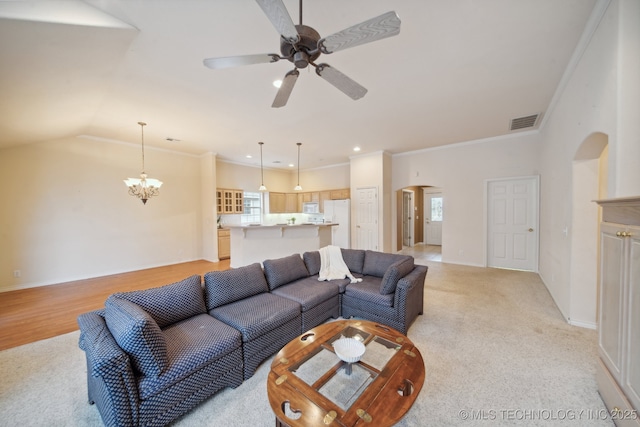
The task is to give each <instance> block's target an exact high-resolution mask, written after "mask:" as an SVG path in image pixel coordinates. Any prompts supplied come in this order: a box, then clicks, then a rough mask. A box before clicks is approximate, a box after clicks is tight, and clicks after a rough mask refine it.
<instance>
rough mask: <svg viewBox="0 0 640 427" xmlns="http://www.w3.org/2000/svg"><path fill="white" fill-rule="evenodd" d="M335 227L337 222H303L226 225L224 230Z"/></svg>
mask: <svg viewBox="0 0 640 427" xmlns="http://www.w3.org/2000/svg"><path fill="white" fill-rule="evenodd" d="M334 225H338V223H337V222H325V223H318V224H314V223H311V222H303V223H301V224H293V225H288V224H267V225H262V224H260V225H225V226H224V227H222V228H283V227H287V228H290V227H332V226H334Z"/></svg>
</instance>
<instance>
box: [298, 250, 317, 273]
mask: <svg viewBox="0 0 640 427" xmlns="http://www.w3.org/2000/svg"><path fill="white" fill-rule="evenodd" d="M302 260H303V261H304V265H305V266H306V267H307V271H308V272H309V275H310V276H313V275H316V274H318V273H320V265H321V261H320V251H313V252H305V253H303V254H302Z"/></svg>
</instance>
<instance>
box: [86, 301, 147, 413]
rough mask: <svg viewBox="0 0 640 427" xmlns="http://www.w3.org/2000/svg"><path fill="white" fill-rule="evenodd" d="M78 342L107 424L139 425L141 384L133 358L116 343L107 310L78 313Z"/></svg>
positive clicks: (92, 394) (95, 399)
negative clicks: (106, 313)
mask: <svg viewBox="0 0 640 427" xmlns="http://www.w3.org/2000/svg"><path fill="white" fill-rule="evenodd" d="M78 325H79V326H80V339H79V343H78V345H79V346H80V348H81V349H82V350H84V352H85V355H86V359H87V387H88V394H89V401H90V402H91V403H95V404H96V405H97V406H98V409H99V411H100V415H101V416H102V420H103V422H104V423H105V425H137V424H138V407H139V398H138V387H137V385H136V384H137V383H136V379H135V375H134V372H133V369H132V367H131V361H130V359H129V356H128V355H127V353H125V352H124V351H123V350H122V349H121V348H120V347H119V346H118V344H117V343H116V340H115V339H114V338H113V336H112V335H111V332H110V331H109V328H108V327H107V324H106V322H105V320H104V310H97V311H92V312H89V313H84V314H81V315H80V316H78Z"/></svg>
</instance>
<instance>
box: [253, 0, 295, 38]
mask: <svg viewBox="0 0 640 427" xmlns="http://www.w3.org/2000/svg"><path fill="white" fill-rule="evenodd" d="M256 3H258V5H259V6H260V7H261V8H262V11H263V12H264V14H265V15H267V18H269V21H271V23H272V24H273V26H274V27H275V28H276V30H277V31H278V33H280V35H281V36H282V37H284V38H285V39H286V40H287V41H289V42H291V43H296V42H297V41H298V40H300V36H299V35H298V30H296V26H295V25H294V24H293V20H292V19H291V16H290V15H289V12H287V8H286V7H285V6H284V3H283V2H282V0H256Z"/></svg>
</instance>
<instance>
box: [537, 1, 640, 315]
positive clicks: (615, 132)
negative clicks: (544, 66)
mask: <svg viewBox="0 0 640 427" xmlns="http://www.w3.org/2000/svg"><path fill="white" fill-rule="evenodd" d="M637 6H638V2H637V1H635V0H621V1H617V0H613V1H612V2H611V3H610V4H609V6H608V8H607V9H606V12H605V13H604V16H603V19H602V20H601V21H600V23H599V25H598V27H597V30H596V31H595V33H594V35H593V37H592V38H591V40H590V41H589V43H588V46H587V47H586V49H585V50H584V54H583V55H582V56H581V57H580V58H579V62H578V63H577V66H576V68H575V71H574V72H573V74H572V75H571V77H570V79H569V81H568V84H567V86H566V88H565V89H564V91H563V92H562V94H561V96H560V97H559V98H558V102H557V104H556V106H555V109H554V110H553V111H552V112H551V114H550V115H549V116H548V118H547V119H548V120H547V123H546V125H545V126H544V128H543V130H542V133H541V136H542V145H541V148H542V151H541V153H542V154H541V167H540V169H541V174H542V177H543V178H542V181H541V195H542V200H541V235H540V241H541V242H540V243H541V251H540V276H541V277H542V279H543V281H544V282H545V284H546V285H547V288H548V289H549V291H550V293H551V295H552V297H553V298H554V300H555V301H556V304H557V305H558V307H559V308H560V311H561V312H562V314H563V315H564V317H565V318H567V319H568V320H570V321H571V320H572V311H573V313H574V314H575V316H576V317H577V321H578V322H583V321H584V319H585V318H586V316H587V315H586V314H585V313H584V312H582V311H579V310H576V309H575V308H574V309H572V308H571V307H572V306H573V307H579V306H580V304H579V303H576V301H579V300H580V298H582V295H580V293H578V292H574V293H573V294H572V288H571V286H570V283H571V281H572V280H571V265H572V263H573V257H574V255H575V254H576V252H575V251H578V250H580V249H579V247H576V248H572V245H571V242H572V240H573V235H572V233H573V232H575V230H574V227H573V223H572V218H573V216H574V213H573V209H574V208H577V207H574V206H573V205H572V201H573V200H574V195H573V194H572V191H573V188H574V186H573V183H572V179H573V173H574V165H573V160H574V158H575V157H576V153H577V152H578V150H579V148H580V146H581V144H582V143H583V142H584V141H586V140H588V139H589V138H590V136H591V135H593V134H597V133H601V134H604V135H606V137H607V139H608V143H609V150H608V153H609V155H608V158H609V164H608V167H607V168H606V170H607V171H608V172H607V173H608V176H607V177H606V181H607V182H608V191H607V193H608V197H620V196H630V195H638V194H640V176H639V175H638V174H639V173H640V172H639V170H640V168H638V167H637V165H638V164H640V148H639V147H640V143H639V142H640V130H638V127H637V117H639V116H640V97H638V96H636V97H635V98H633V99H632V98H630V97H629V96H627V95H626V93H627V92H628V91H629V92H630V93H637V90H638V85H639V81H638V80H639V79H638V76H639V75H640V68H639V67H638V61H637V57H638V50H637V46H638V41H639V40H638V39H639V38H640V36H639V32H638V28H640V12H639V9H638V7H637ZM621 21H622V22H623V23H624V25H621V24H620V22H621ZM634 49H635V50H634ZM631 57H633V58H635V60H628V58H631ZM624 58H626V59H624ZM622 64H624V66H625V67H629V68H630V69H627V68H625V69H624V70H621V69H620V66H621V65H622ZM622 94H624V95H622ZM632 165H633V166H632ZM565 229H567V230H568V233H565V232H564V230H565ZM591 262H592V263H594V264H595V263H596V262H597V258H594V259H592V260H591ZM572 299H573V300H574V302H573V303H572ZM594 316H595V314H594ZM594 318H595V317H594Z"/></svg>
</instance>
